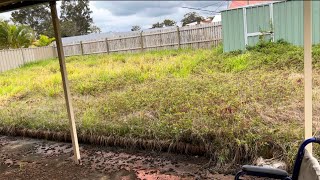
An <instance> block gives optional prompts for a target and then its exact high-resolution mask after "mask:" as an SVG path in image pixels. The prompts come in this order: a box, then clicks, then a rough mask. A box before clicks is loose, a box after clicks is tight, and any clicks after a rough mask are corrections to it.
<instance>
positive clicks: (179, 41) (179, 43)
mask: <svg viewBox="0 0 320 180" xmlns="http://www.w3.org/2000/svg"><path fill="white" fill-rule="evenodd" d="M177 34H178V49H180V48H181V37H180V29H179V26H177Z"/></svg>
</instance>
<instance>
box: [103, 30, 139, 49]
mask: <svg viewBox="0 0 320 180" xmlns="http://www.w3.org/2000/svg"><path fill="white" fill-rule="evenodd" d="M108 45H109V51H110V52H123V53H125V52H138V51H140V50H141V36H140V31H134V32H130V33H128V34H125V35H121V36H115V37H112V38H108Z"/></svg>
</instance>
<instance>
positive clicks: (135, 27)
mask: <svg viewBox="0 0 320 180" xmlns="http://www.w3.org/2000/svg"><path fill="white" fill-rule="evenodd" d="M140 30H141V27H140V26H137V25H135V26H132V28H131V31H140Z"/></svg>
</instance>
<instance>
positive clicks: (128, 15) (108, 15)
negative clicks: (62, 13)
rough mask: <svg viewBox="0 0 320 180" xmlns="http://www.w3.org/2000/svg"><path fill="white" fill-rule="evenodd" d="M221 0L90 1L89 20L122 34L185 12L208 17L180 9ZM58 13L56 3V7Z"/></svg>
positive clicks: (211, 7)
mask: <svg viewBox="0 0 320 180" xmlns="http://www.w3.org/2000/svg"><path fill="white" fill-rule="evenodd" d="M227 4H228V2H227V1H226V0H224V1H217V0H211V1H90V9H91V10H92V18H93V22H94V24H95V25H97V26H98V27H100V29H101V30H102V32H126V31H130V30H131V27H132V26H134V25H138V26H140V27H142V29H148V28H150V27H151V25H152V24H154V23H156V22H162V21H163V20H164V19H172V20H174V21H176V22H178V25H180V21H181V19H182V18H183V15H184V14H186V13H188V12H193V11H195V12H198V13H199V14H200V15H202V16H204V17H208V16H212V15H213V13H212V12H207V11H197V10H191V9H187V8H182V7H191V8H201V9H204V10H208V11H216V12H218V11H221V10H224V9H226V7H227ZM57 7H58V11H59V9H60V8H59V7H60V3H59V2H58V4H57ZM10 14H11V12H7V13H1V14H0V18H2V19H10V16H11V15H10Z"/></svg>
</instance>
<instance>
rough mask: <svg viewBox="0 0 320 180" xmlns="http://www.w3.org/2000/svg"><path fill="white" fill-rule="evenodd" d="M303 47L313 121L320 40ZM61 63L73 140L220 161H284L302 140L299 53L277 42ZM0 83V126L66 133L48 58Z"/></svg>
mask: <svg viewBox="0 0 320 180" xmlns="http://www.w3.org/2000/svg"><path fill="white" fill-rule="evenodd" d="M313 52H314V55H313V56H314V67H315V72H314V76H315V80H314V93H315V95H314V96H315V97H314V99H315V104H314V108H315V110H314V112H315V116H314V118H315V122H316V121H317V120H319V112H318V109H319V104H318V101H317V97H319V96H317V93H318V92H319V91H318V89H319V82H318V81H317V80H316V79H319V72H318V69H319V68H318V66H319V62H318V61H319V59H320V58H319V57H320V56H319V55H320V48H319V47H318V46H315V47H314V50H313ZM67 70H68V73H69V79H70V86H71V92H72V98H73V103H74V109H75V115H76V120H77V122H76V124H77V129H78V132H79V134H80V135H79V136H80V139H81V140H83V141H87V142H94V141H98V142H100V144H107V145H110V144H111V145H122V146H124V145H125V144H127V146H130V147H133V148H145V149H150V148H152V147H153V148H154V147H159V148H155V149H157V150H172V151H173V150H175V151H177V152H180V153H191V154H192V153H195V154H197V153H196V152H198V154H199V153H200V154H205V155H207V156H209V157H211V159H212V162H213V163H214V164H215V166H216V167H226V166H227V165H237V164H242V163H252V162H253V160H254V159H256V158H257V157H259V156H262V157H264V158H280V159H282V160H284V161H285V162H287V163H288V164H289V166H290V165H291V164H292V162H293V158H294V156H295V153H296V150H297V147H298V145H299V143H300V142H301V140H302V139H303V126H302V125H303V117H304V116H303V53H302V49H301V48H298V47H295V46H292V45H289V44H287V43H284V42H278V43H262V44H259V45H258V46H256V47H250V48H249V50H248V51H247V52H245V53H242V52H232V53H222V47H218V48H215V49H209V50H191V49H185V50H167V51H166V50H163V51H158V52H153V51H151V52H145V53H137V54H111V55H90V56H74V57H69V58H67ZM0 86H1V89H0V128H1V129H2V131H3V132H6V133H8V132H11V133H12V132H15V131H17V132H18V131H19V133H17V134H19V135H29V136H33V137H37V134H42V135H43V136H41V137H49V136H50V137H51V138H52V139H55V138H56V139H60V140H61V139H68V137H67V134H68V132H69V129H68V119H67V114H66V109H65V103H64V99H63V92H62V86H61V77H60V72H59V64H58V62H57V60H56V59H52V60H46V61H41V62H37V63H32V64H27V65H25V66H23V67H21V68H19V69H15V70H11V71H7V72H4V73H1V74H0ZM27 132H28V133H27ZM54 132H59V133H60V136H61V137H60V136H59V133H58V135H56V136H54V135H50V133H54ZM13 134H14V133H13ZM58 137H60V138H58ZM93 137H94V138H95V139H96V140H94V138H93ZM90 138H91V139H90ZM99 138H100V140H99ZM103 138H104V140H102V139H103ZM102 141H104V142H105V143H101V142H102ZM107 141H108V142H107ZM109 141H110V142H109ZM111 141H114V143H112V142H111ZM119 141H121V142H122V143H119ZM117 142H118V143H117ZM148 143H149V145H150V144H151V145H150V147H149V146H148V145H146V144H148ZM179 144H180V145H179ZM173 146H175V148H172V147H173ZM188 146H190V147H198V148H194V149H193V150H192V148H189V151H185V149H186V148H187V147H188ZM193 151H195V152H193Z"/></svg>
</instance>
